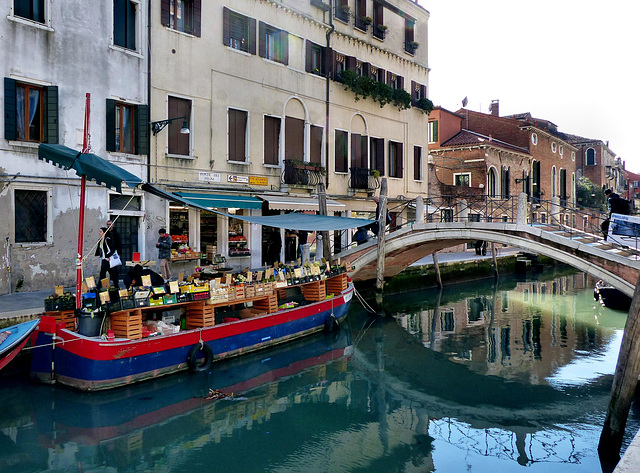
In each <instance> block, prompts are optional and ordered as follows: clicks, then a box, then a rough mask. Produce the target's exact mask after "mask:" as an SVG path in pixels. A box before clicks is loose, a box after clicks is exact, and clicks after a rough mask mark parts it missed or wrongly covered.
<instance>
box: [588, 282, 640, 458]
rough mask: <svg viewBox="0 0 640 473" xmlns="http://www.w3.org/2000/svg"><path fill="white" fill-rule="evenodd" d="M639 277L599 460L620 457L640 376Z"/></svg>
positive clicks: (600, 444)
mask: <svg viewBox="0 0 640 473" xmlns="http://www.w3.org/2000/svg"><path fill="white" fill-rule="evenodd" d="M639 340H640V277H639V278H638V281H637V282H636V289H635V291H634V293H633V299H632V300H631V307H630V308H629V315H628V316H627V322H626V323H625V326H624V334H623V335H622V344H621V346H620V353H619V354H618V363H617V364H616V372H615V375H614V378H613V387H612V388H611V398H610V399H609V409H608V410H607V417H606V418H605V420H604V426H603V428H602V433H601V435H600V443H599V444H598V453H599V454H600V457H601V458H602V457H608V458H611V457H619V455H620V448H621V447H622V437H623V436H624V429H625V426H626V424H627V418H628V416H629V409H630V408H631V403H632V401H633V396H634V393H635V389H636V385H637V384H638V375H640V342H639Z"/></svg>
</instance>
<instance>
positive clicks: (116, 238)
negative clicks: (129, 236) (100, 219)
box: [107, 220, 122, 256]
mask: <svg viewBox="0 0 640 473" xmlns="http://www.w3.org/2000/svg"><path fill="white" fill-rule="evenodd" d="M107 234H108V235H109V236H110V237H111V241H112V242H113V245H114V246H115V247H116V251H117V252H118V254H119V255H120V256H122V243H121V242H120V235H119V234H118V231H117V230H116V226H115V225H114V223H113V222H112V221H111V220H107Z"/></svg>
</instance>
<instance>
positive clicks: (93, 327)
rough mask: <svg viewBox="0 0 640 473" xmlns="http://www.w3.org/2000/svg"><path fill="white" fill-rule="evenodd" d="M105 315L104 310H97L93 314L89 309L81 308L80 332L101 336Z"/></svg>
mask: <svg viewBox="0 0 640 473" xmlns="http://www.w3.org/2000/svg"><path fill="white" fill-rule="evenodd" d="M104 316H105V313H104V312H103V311H97V312H94V313H93V314H92V313H91V312H89V311H88V310H81V311H80V312H79V313H78V333H79V334H80V335H84V336H86V337H97V336H99V335H100V329H101V328H102V321H103V320H104Z"/></svg>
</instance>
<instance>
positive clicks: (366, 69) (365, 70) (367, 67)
mask: <svg viewBox="0 0 640 473" xmlns="http://www.w3.org/2000/svg"><path fill="white" fill-rule="evenodd" d="M362 75H363V76H365V77H369V76H371V64H369V63H368V62H363V63H362Z"/></svg>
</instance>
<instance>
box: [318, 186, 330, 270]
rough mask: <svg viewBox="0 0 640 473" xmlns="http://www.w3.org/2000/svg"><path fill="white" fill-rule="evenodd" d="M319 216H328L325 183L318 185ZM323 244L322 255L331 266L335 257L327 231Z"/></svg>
mask: <svg viewBox="0 0 640 473" xmlns="http://www.w3.org/2000/svg"><path fill="white" fill-rule="evenodd" d="M318 214H320V215H327V194H326V192H325V189H324V182H319V183H318ZM322 244H323V247H322V250H323V251H322V254H323V255H324V258H325V260H327V261H328V262H329V264H330V265H331V264H333V255H332V253H331V246H330V240H329V232H327V231H323V232H322Z"/></svg>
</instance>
